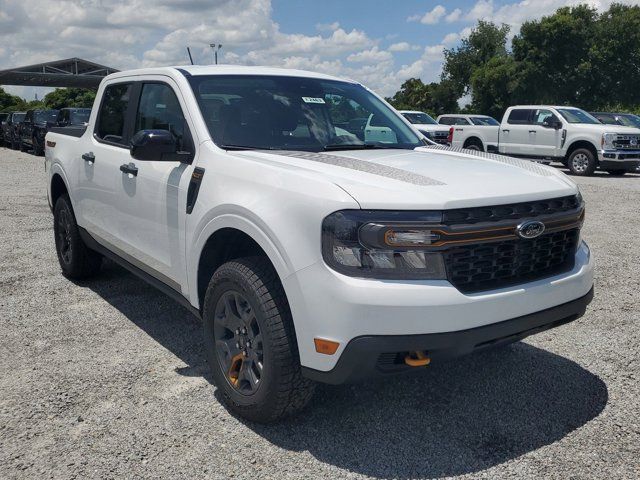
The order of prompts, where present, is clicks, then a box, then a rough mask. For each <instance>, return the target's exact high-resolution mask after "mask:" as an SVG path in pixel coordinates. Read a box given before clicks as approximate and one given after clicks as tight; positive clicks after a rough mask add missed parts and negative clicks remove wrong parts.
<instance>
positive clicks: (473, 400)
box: [0, 148, 640, 479]
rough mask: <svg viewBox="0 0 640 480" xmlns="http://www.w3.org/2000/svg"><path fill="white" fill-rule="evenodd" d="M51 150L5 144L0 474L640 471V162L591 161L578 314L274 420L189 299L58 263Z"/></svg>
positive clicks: (338, 390)
mask: <svg viewBox="0 0 640 480" xmlns="http://www.w3.org/2000/svg"><path fill="white" fill-rule="evenodd" d="M43 161H44V160H43V158H41V157H40V158H38V157H33V156H31V155H29V154H26V153H19V152H13V151H10V150H7V149H1V148H0V319H1V320H0V321H1V323H0V478H2V479H11V478H142V477H144V478H160V477H162V478H232V477H235V478H273V479H284V478H364V477H373V478H400V479H407V478H440V477H456V476H460V477H464V478H542V477H544V478H575V479H578V478H585V479H586V478H624V479H628V478H638V477H640V400H639V394H640V388H639V385H640V371H639V370H640V368H639V366H638V357H639V356H640V346H639V343H640V335H639V332H640V305H639V303H638V300H637V295H638V289H639V287H640V273H639V272H638V270H639V268H640V260H639V258H638V256H639V252H640V215H639V206H640V176H638V175H631V176H627V177H624V178H614V177H610V176H608V175H606V174H598V175H597V176H595V177H592V178H586V179H578V181H579V183H580V185H581V188H582V191H583V194H584V196H585V198H586V201H587V204H588V206H587V222H586V228H585V230H584V235H585V237H586V238H587V240H588V241H589V243H590V245H591V248H592V252H593V254H594V255H595V257H596V260H597V264H598V267H597V278H596V298H595V300H594V302H593V303H592V304H591V306H590V307H589V310H588V312H587V314H586V315H585V316H584V317H583V318H582V319H580V320H579V321H576V322H574V323H572V324H569V325H567V326H564V327H561V328H559V329H556V330H553V331H550V332H546V333H543V334H540V335H538V336H535V337H532V338H529V339H527V341H525V342H521V343H518V344H515V345H513V346H511V347H508V348H505V349H502V350H499V351H493V352H487V353H483V354H479V355H475V356H471V357H467V358H464V359H461V360H458V361H455V362H450V363H446V364H440V365H437V364H436V365H433V366H431V367H429V368H428V369H426V370H425V371H424V373H423V374H421V375H419V376H412V377H402V378H394V379H391V380H389V381H387V382H385V383H368V384H364V385H358V386H339V387H329V386H322V387H321V388H319V390H318V394H317V395H316V397H315V399H314V401H313V402H312V404H311V405H310V407H309V408H308V409H307V410H306V411H305V412H304V413H303V414H302V415H300V416H298V417H297V418H293V419H290V420H288V421H286V422H284V423H282V424H279V425H272V426H260V425H252V424H247V423H245V422H242V421H240V420H238V419H237V418H234V417H233V416H231V415H229V413H228V412H227V411H226V410H225V409H224V408H223V407H222V406H221V405H220V403H218V401H217V397H216V391H215V387H214V386H213V385H212V384H211V383H210V377H209V375H208V373H207V365H206V361H205V358H204V356H203V353H202V345H201V331H200V325H199V323H198V321H197V320H196V319H195V318H194V317H193V316H191V314H190V313H188V312H187V311H186V310H185V309H184V308H182V307H181V306H179V305H178V304H177V303H175V302H173V301H172V300H170V299H169V298H168V297H166V296H164V295H163V294H161V293H159V292H157V291H156V290H154V289H153V288H152V287H150V286H147V285H146V284H145V283H144V282H142V281H141V280H138V279H137V278H136V277H134V276H132V275H131V274H129V273H127V272H126V271H124V270H123V269H121V268H119V267H117V266H115V265H113V264H108V265H107V266H106V269H105V271H104V274H103V275H102V276H101V277H100V278H99V279H97V280H94V281H89V282H86V283H74V282H71V281H69V280H67V279H65V278H64V277H63V276H62V275H61V274H60V271H59V267H58V263H57V260H56V256H55V250H54V243H53V233H52V217H51V214H50V212H49V209H48V206H47V200H46V194H45V173H44V168H43Z"/></svg>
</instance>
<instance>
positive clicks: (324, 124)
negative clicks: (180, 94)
mask: <svg viewBox="0 0 640 480" xmlns="http://www.w3.org/2000/svg"><path fill="white" fill-rule="evenodd" d="M189 81H190V83H191V87H192V88H193V91H194V94H195V96H196V99H197V100H198V104H199V106H200V111H201V112H202V116H203V118H204V120H205V122H206V124H207V127H208V129H209V133H210V134H211V138H212V139H213V141H214V142H215V143H216V145H218V146H219V147H221V148H229V149H233V148H236V149H245V148H246V149H269V150H307V151H322V150H333V149H336V150H339V149H344V150H347V149H350V148H407V149H409V148H410V149H413V148H415V147H418V146H421V145H424V143H423V142H422V140H420V138H419V137H418V136H417V135H416V134H415V133H413V131H412V130H411V128H410V127H409V126H407V125H406V124H405V123H404V122H403V121H402V119H401V118H400V117H399V116H398V115H397V114H396V113H395V112H394V111H393V110H392V109H390V108H389V107H388V106H386V105H385V104H384V103H383V102H382V101H381V100H379V99H378V98H377V97H376V96H375V95H373V94H372V93H370V92H369V91H368V90H367V89H365V88H364V87H362V86H361V85H358V84H353V83H347V82H339V81H331V80H320V79H314V78H299V77H286V76H267V75H202V76H198V75H195V76H192V77H189Z"/></svg>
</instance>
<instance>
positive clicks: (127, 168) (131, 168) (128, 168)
mask: <svg viewBox="0 0 640 480" xmlns="http://www.w3.org/2000/svg"><path fill="white" fill-rule="evenodd" d="M120 171H121V172H122V173H127V174H129V175H133V176H134V177H137V176H138V167H136V166H135V165H134V164H133V163H123V164H122V165H120Z"/></svg>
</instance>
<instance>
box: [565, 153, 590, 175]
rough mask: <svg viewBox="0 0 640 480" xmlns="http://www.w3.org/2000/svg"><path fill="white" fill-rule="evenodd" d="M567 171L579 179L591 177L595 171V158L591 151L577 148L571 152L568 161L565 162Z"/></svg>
mask: <svg viewBox="0 0 640 480" xmlns="http://www.w3.org/2000/svg"><path fill="white" fill-rule="evenodd" d="M567 163H568V166H569V171H570V172H571V173H572V174H573V175H577V176H580V177H588V176H589V175H593V172H595V170H596V158H595V155H594V154H593V152H591V150H587V149H586V148H578V149H576V150H574V151H573V152H571V155H569V161H568V162H567Z"/></svg>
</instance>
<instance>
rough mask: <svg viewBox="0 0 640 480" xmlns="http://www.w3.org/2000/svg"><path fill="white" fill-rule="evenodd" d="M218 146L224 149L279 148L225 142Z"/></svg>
mask: <svg viewBox="0 0 640 480" xmlns="http://www.w3.org/2000/svg"><path fill="white" fill-rule="evenodd" d="M218 146H219V147H220V148H222V149H224V150H279V149H278V148H274V147H253V146H251V145H232V144H223V145H218Z"/></svg>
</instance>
